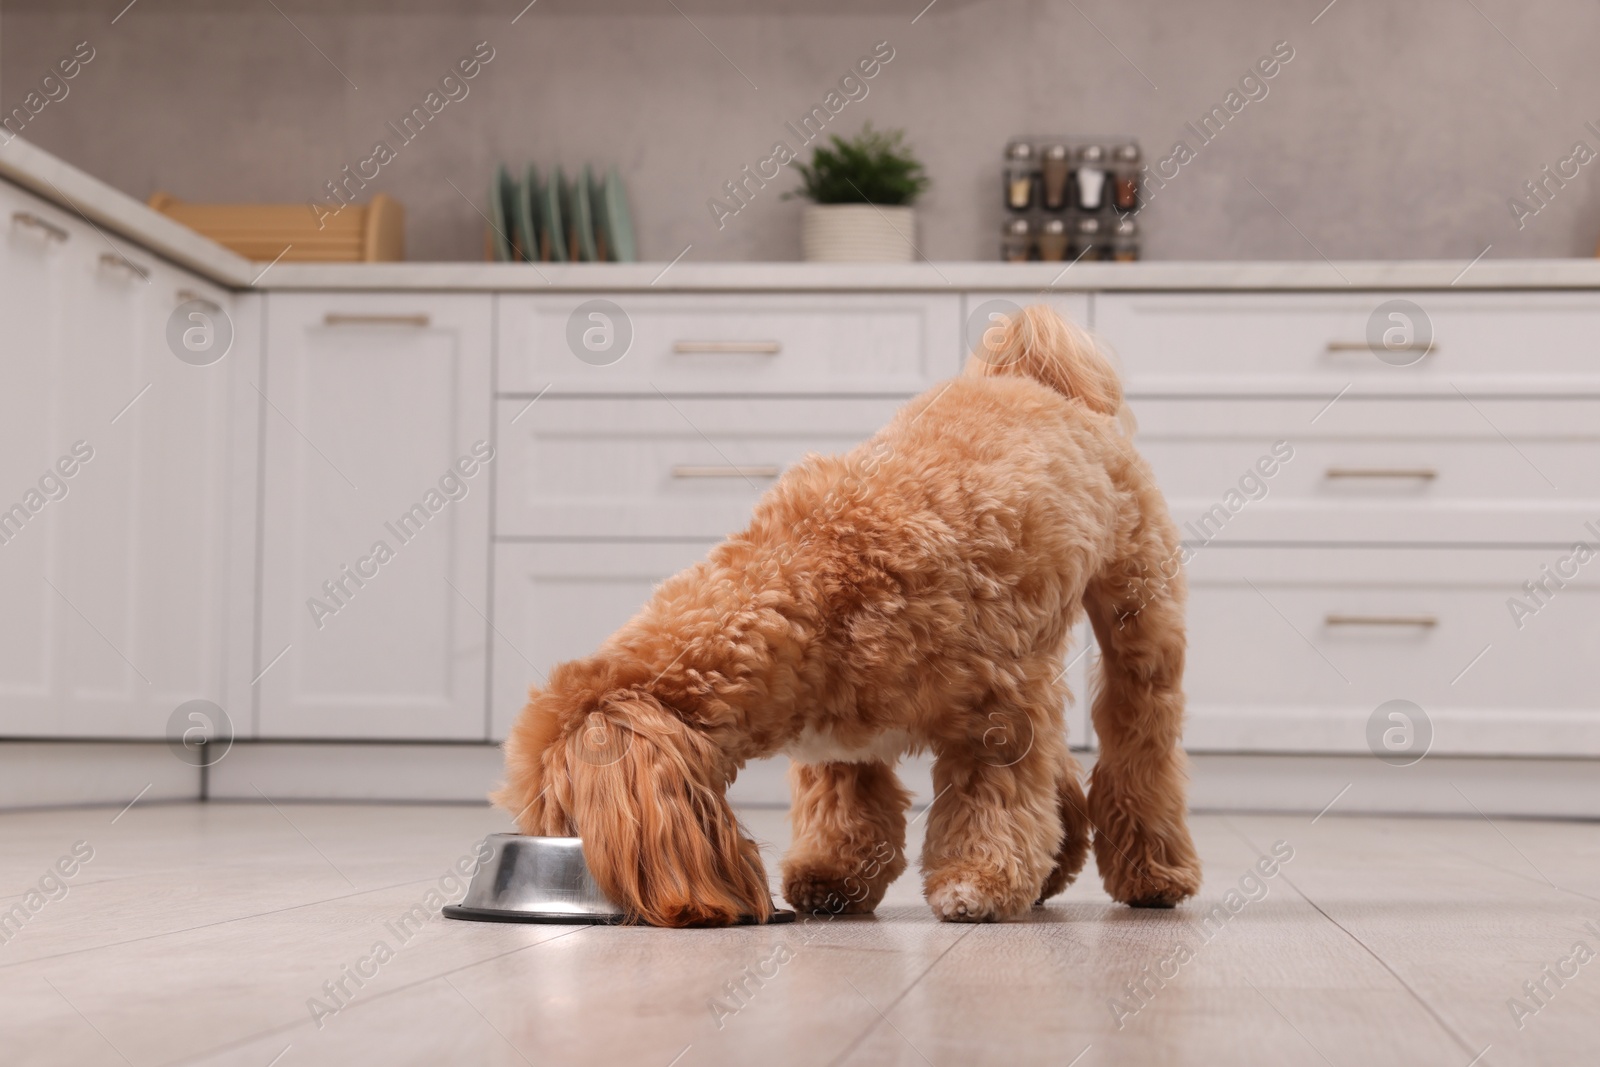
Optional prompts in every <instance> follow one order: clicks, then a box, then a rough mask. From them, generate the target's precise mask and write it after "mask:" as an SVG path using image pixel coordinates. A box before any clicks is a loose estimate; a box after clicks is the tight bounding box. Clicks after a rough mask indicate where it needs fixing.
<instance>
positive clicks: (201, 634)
mask: <svg viewBox="0 0 1600 1067" xmlns="http://www.w3.org/2000/svg"><path fill="white" fill-rule="evenodd" d="M0 205H3V210H4V213H5V215H4V219H3V220H0V224H4V225H5V226H6V232H5V234H4V245H3V255H0V262H3V264H4V267H3V270H4V275H3V278H0V317H3V319H4V322H5V326H6V330H7V333H8V350H9V358H8V360H7V368H6V369H7V377H8V383H7V384H8V387H7V389H6V390H5V392H4V396H3V398H0V405H3V414H0V434H3V435H4V438H5V445H4V447H3V448H0V507H3V508H5V509H6V516H7V518H6V521H4V522H0V533H3V534H4V538H5V541H4V544H0V595H3V596H4V597H5V599H6V602H7V603H8V604H9V605H10V610H8V612H7V614H6V623H5V635H4V640H0V694H3V700H0V732H3V733H5V734H8V735H13V736H76V737H84V736H97V737H144V738H155V737H161V736H162V735H163V733H164V731H165V729H166V725H167V719H168V716H169V714H170V713H171V712H172V711H173V710H174V709H175V708H176V707H177V706H178V705H179V704H181V703H183V702H184V701H186V700H190V699H194V698H200V697H203V698H206V699H210V700H213V701H217V702H223V701H225V700H226V699H227V696H226V685H227V678H226V674H227V668H228V663H229V655H228V652H229V645H230V642H236V641H239V640H242V639H244V638H245V637H246V635H243V634H240V633H239V632H238V631H237V629H230V626H229V621H230V616H229V612H228V608H229V605H230V599H231V598H232V597H234V596H236V595H237V594H238V593H239V592H240V590H239V588H238V583H237V581H236V579H237V577H238V574H239V570H240V566H239V565H240V563H241V562H242V561H241V560H240V558H239V553H240V552H243V553H245V554H247V555H248V554H251V553H252V552H253V545H252V544H250V543H248V542H247V543H245V544H243V545H236V544H234V543H233V542H232V540H231V538H230V532H231V531H230V523H231V522H232V521H233V520H234V519H235V518H236V517H237V516H235V515H234V513H233V510H232V509H233V508H234V507H235V506H236V503H237V502H236V500H235V499H234V498H233V495H232V485H233V477H234V474H235V472H236V471H237V470H239V469H243V470H244V471H245V475H246V476H248V474H249V473H250V471H252V470H253V456H251V455H245V454H241V452H240V446H241V441H243V442H244V447H245V448H246V449H248V447H249V444H248V436H246V437H243V438H241V437H240V435H239V434H238V430H239V429H240V426H241V423H243V424H244V425H245V426H246V427H249V428H252V429H253V426H254V407H253V405H250V406H243V407H241V406H240V405H239V404H237V402H236V401H237V396H236V394H235V393H234V392H233V390H234V388H235V387H236V385H237V378H238V375H239V374H240V373H242V371H243V370H247V369H248V364H249V361H250V360H251V359H253V357H254V355H255V352H256V348H255V345H254V343H253V338H250V337H242V338H240V337H236V338H235V342H234V345H233V350H232V351H230V352H229V354H228V355H227V356H226V357H224V358H222V359H221V360H219V361H217V362H214V363H211V364H210V365H208V366H194V365H191V364H190V363H186V362H183V361H180V360H179V359H178V358H177V356H175V355H174V354H173V352H172V351H171V349H170V348H169V345H168V342H167V323H168V318H169V316H170V315H171V314H172V313H173V311H174V310H175V309H176V308H177V307H178V305H179V304H182V303H184V302H185V301H187V300H189V299H192V298H194V297H196V296H205V297H206V298H207V299H209V300H211V301H213V302H214V303H213V307H214V309H215V310H216V312H217V317H219V318H223V317H226V311H225V308H226V307H227V306H228V305H229V304H230V303H231V301H230V298H229V297H228V296H227V295H226V294H223V293H221V292H218V291H216V290H215V289H213V288H212V287H210V286H208V285H205V284H203V283H201V282H200V281H198V280H197V279H195V278H194V277H193V276H192V275H189V274H187V273H185V272H182V271H178V270H176V269H174V268H171V267H169V266H167V265H166V264H164V263H162V262H160V261H158V260H156V259H155V258H154V257H150V256H148V255H145V254H144V253H142V252H140V251H138V250H137V249H136V248H134V247H133V246H131V245H127V244H126V243H125V242H118V243H116V244H113V243H112V242H111V240H110V239H109V238H108V237H106V236H105V235H104V234H103V233H99V232H97V231H96V230H95V229H94V228H93V227H91V226H89V225H86V224H84V223H82V222H80V221H78V220H77V219H75V218H74V217H72V216H70V215H69V214H68V213H66V212H62V211H59V210H57V209H55V208H53V207H50V206H49V205H46V204H44V203H42V202H41V201H39V200H37V199H36V198H33V197H31V196H29V195H28V194H25V193H21V192H19V191H17V190H15V189H13V188H11V187H9V186H0ZM69 469H70V470H71V471H72V474H71V476H70V477H63V476H62V471H64V470H69Z"/></svg>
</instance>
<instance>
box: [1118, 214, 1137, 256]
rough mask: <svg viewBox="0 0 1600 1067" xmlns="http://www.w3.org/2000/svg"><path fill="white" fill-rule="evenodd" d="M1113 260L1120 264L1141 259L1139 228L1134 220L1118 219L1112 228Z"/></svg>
mask: <svg viewBox="0 0 1600 1067" xmlns="http://www.w3.org/2000/svg"><path fill="white" fill-rule="evenodd" d="M1111 258H1112V259H1113V260H1115V261H1116V262H1118V263H1132V262H1134V261H1135V260H1137V259H1138V258H1139V226H1138V224H1137V223H1135V222H1134V221H1133V220H1132V219H1127V218H1123V219H1118V220H1117V221H1116V224H1115V225H1114V226H1112V227H1111Z"/></svg>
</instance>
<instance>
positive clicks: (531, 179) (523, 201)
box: [516, 163, 539, 263]
mask: <svg viewBox="0 0 1600 1067" xmlns="http://www.w3.org/2000/svg"><path fill="white" fill-rule="evenodd" d="M516 193H517V212H516V218H517V245H518V247H520V248H521V249H522V258H523V259H524V260H527V261H528V262H530V263H531V262H533V261H534V260H536V259H538V258H539V230H538V227H537V226H535V225H534V207H533V201H534V198H535V197H537V196H538V195H539V173H538V172H537V171H536V170H534V169H533V164H532V163H529V164H528V169H527V170H526V171H525V172H524V173H523V177H522V184H521V185H519V186H517V190H516Z"/></svg>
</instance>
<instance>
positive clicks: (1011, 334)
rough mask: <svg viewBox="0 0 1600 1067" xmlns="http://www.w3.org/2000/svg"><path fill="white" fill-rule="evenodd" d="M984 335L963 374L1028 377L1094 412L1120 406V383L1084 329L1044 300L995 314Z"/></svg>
mask: <svg viewBox="0 0 1600 1067" xmlns="http://www.w3.org/2000/svg"><path fill="white" fill-rule="evenodd" d="M994 318H995V321H994V324H993V325H992V326H990V327H989V328H988V329H987V330H985V331H984V333H983V338H982V339H981V340H980V341H979V343H978V347H977V348H976V349H975V350H974V351H973V353H972V358H971V359H969V360H968V361H967V371H966V372H967V374H968V375H969V376H971V377H978V378H996V377H1007V376H1009V377H1016V378H1032V379H1033V380H1034V381H1037V382H1041V383H1043V384H1044V385H1047V386H1049V387H1050V388H1052V389H1054V390H1055V391H1056V392H1058V393H1060V394H1061V395H1062V396H1065V397H1068V398H1070V399H1073V400H1081V401H1082V402H1083V403H1084V404H1085V405H1086V406H1087V407H1089V408H1090V409H1091V410H1093V411H1098V412H1100V413H1101V414H1104V415H1115V414H1117V413H1118V412H1119V411H1120V410H1121V408H1122V381H1121V380H1120V379H1119V378H1118V377H1117V372H1116V370H1115V369H1113V368H1112V366H1111V361H1110V360H1109V359H1107V358H1106V356H1105V353H1103V352H1101V351H1100V349H1099V347H1098V346H1097V345H1096V344H1095V343H1094V339H1093V338H1091V337H1090V336H1089V335H1088V334H1087V333H1086V332H1084V331H1083V330H1082V329H1080V328H1079V327H1077V326H1074V325H1072V324H1071V323H1069V322H1067V321H1066V320H1065V319H1063V318H1062V317H1061V316H1060V315H1058V314H1056V313H1055V312H1054V311H1052V310H1050V309H1049V308H1047V307H1045V306H1044V305H1043V304H1033V305H1030V306H1029V307H1025V308H1023V309H1021V311H1019V312H1017V313H1016V314H1014V315H1005V316H1002V315H996V316H995V317H994Z"/></svg>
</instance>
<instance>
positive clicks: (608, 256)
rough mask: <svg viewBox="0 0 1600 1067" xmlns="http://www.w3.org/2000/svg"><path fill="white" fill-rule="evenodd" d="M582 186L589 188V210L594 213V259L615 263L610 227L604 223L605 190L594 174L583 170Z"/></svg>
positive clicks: (585, 169) (586, 169) (585, 168)
mask: <svg viewBox="0 0 1600 1067" xmlns="http://www.w3.org/2000/svg"><path fill="white" fill-rule="evenodd" d="M583 179H584V184H586V185H588V186H589V209H590V210H591V211H593V212H594V248H595V259H597V260H599V261H600V262H602V263H615V262H616V261H617V257H616V255H615V254H614V250H613V248H612V245H611V227H610V224H609V223H607V222H606V188H605V185H604V184H603V183H602V182H600V181H598V180H596V178H595V176H594V173H593V172H592V171H591V170H590V169H589V168H588V167H584V168H583Z"/></svg>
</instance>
